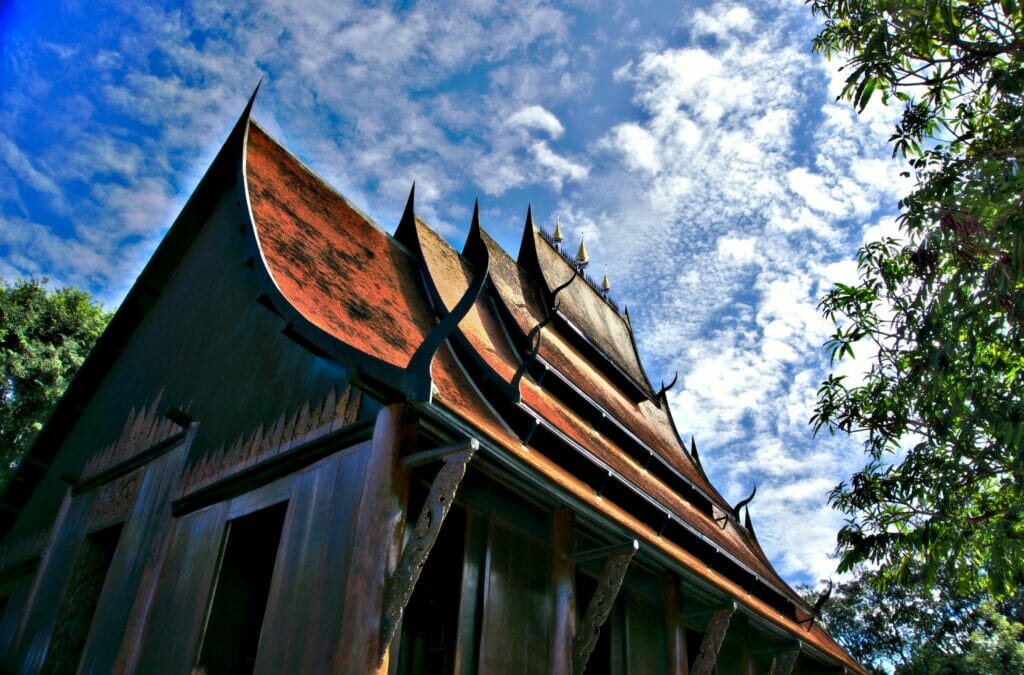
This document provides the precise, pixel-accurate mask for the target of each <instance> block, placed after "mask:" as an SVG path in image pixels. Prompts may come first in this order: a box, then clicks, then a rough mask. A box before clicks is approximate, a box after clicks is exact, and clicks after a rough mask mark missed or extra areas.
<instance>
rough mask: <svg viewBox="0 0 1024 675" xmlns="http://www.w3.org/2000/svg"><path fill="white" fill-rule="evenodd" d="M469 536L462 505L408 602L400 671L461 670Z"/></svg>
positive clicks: (405, 674)
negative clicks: (458, 647) (461, 607)
mask: <svg viewBox="0 0 1024 675" xmlns="http://www.w3.org/2000/svg"><path fill="white" fill-rule="evenodd" d="M416 496H417V495H415V494H414V499H413V500H411V504H418V503H422V501H423V497H424V496H423V495H420V496H419V499H416V498H415V497H416ZM410 512H411V513H413V514H415V513H417V512H418V509H417V510H412V509H410ZM465 540H466V515H465V512H464V511H463V510H462V509H461V508H459V507H457V506H456V507H453V508H452V510H451V511H449V512H448V516H447V517H446V518H445V520H444V524H443V525H442V526H441V531H440V532H439V533H438V535H437V541H436V542H435V543H434V547H433V549H431V551H430V555H429V556H427V562H426V563H425V564H424V565H423V571H422V573H421V574H420V579H419V582H417V584H416V588H415V590H414V591H413V594H412V597H411V598H410V599H409V604H408V606H407V607H406V608H405V613H404V615H403V617H402V633H401V637H400V646H399V648H398V667H397V669H396V673H397V675H450V674H451V673H453V672H455V647H456V643H457V637H458V626H459V600H460V599H461V597H462V563H463V560H462V559H463V555H464V551H465Z"/></svg>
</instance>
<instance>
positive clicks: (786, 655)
mask: <svg viewBox="0 0 1024 675" xmlns="http://www.w3.org/2000/svg"><path fill="white" fill-rule="evenodd" d="M798 656H800V647H794V648H792V649H787V650H786V651H784V652H782V653H780V654H776V655H775V658H773V659H772V671H771V675H790V673H792V672H793V666H795V665H796V659H797V657H798Z"/></svg>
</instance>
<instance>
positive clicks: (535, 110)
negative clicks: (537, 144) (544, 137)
mask: <svg viewBox="0 0 1024 675" xmlns="http://www.w3.org/2000/svg"><path fill="white" fill-rule="evenodd" d="M506 124H508V125H509V126H510V127H521V128H525V129H537V130H540V131H543V132H545V133H547V134H548V135H549V136H550V137H551V138H558V137H560V136H561V135H562V134H563V133H565V127H563V126H562V123H561V122H559V121H558V118H557V117H555V116H554V115H553V114H552V113H551V112H549V111H547V110H545V109H544V108H542V107H541V106H539V105H531V106H527V107H525V108H520V109H519V110H517V111H515V112H514V113H512V114H511V115H509V117H508V120H506Z"/></svg>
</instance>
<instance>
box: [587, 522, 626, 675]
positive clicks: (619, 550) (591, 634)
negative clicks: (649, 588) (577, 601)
mask: <svg viewBox="0 0 1024 675" xmlns="http://www.w3.org/2000/svg"><path fill="white" fill-rule="evenodd" d="M638 548H639V543H638V542H637V541H636V540H635V539H634V540H633V541H631V542H629V543H628V544H627V545H625V546H622V545H620V546H614V547H608V548H607V549H598V550H596V551H593V552H592V554H587V553H584V554H580V555H576V556H573V560H575V561H577V562H578V561H580V560H586V559H592V558H594V557H595V556H596V555H597V554H602V556H603V554H605V553H609V552H610V555H609V556H608V561H607V562H606V563H605V564H604V569H602V570H601V578H600V579H598V580H597V589H596V590H595V591H594V595H593V596H592V597H591V598H590V603H589V604H588V605H587V611H586V613H584V615H583V619H582V621H580V627H579V629H578V631H577V632H576V636H575V637H574V638H573V641H572V667H573V673H575V674H576V675H580V673H582V672H583V671H584V670H586V668H587V661H588V660H589V659H590V654H591V652H593V651H594V646H595V645H597V638H598V636H599V635H600V634H601V626H603V625H604V622H605V621H607V620H608V615H609V614H610V613H611V611H612V607H614V606H615V598H616V597H617V596H618V594H619V589H620V588H622V580H623V579H624V578H625V576H626V570H627V569H628V568H629V563H630V561H631V560H633V556H634V555H635V554H636V552H637V549H638Z"/></svg>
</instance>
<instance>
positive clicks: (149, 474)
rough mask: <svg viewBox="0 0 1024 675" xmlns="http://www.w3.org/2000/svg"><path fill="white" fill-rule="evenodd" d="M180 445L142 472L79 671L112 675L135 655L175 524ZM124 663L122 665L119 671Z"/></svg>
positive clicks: (182, 450) (182, 449)
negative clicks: (145, 609)
mask: <svg viewBox="0 0 1024 675" xmlns="http://www.w3.org/2000/svg"><path fill="white" fill-rule="evenodd" d="M185 453H186V448H185V446H184V445H181V446H179V447H177V448H175V449H174V450H172V451H171V452H168V453H167V454H165V455H163V456H162V457H160V458H159V459H158V460H157V461H155V462H153V463H152V464H150V465H149V466H147V467H146V468H145V475H144V477H143V479H142V485H141V487H140V488H139V493H138V496H137V497H136V500H135V505H134V507H133V509H132V511H131V515H130V516H129V518H128V520H127V522H126V523H125V525H124V529H123V530H122V532H121V538H120V541H119V542H118V546H117V550H116V552H115V553H114V558H113V560H111V564H110V569H109V571H108V572H107V581H106V583H105V584H104V586H103V593H102V594H101V595H100V599H99V603H98V604H97V606H96V615H95V618H94V619H93V622H92V626H91V628H90V631H89V638H88V640H87V641H86V644H85V649H84V651H83V654H82V661H81V666H80V669H81V672H83V673H110V672H114V671H115V670H116V668H115V664H116V663H117V661H118V655H119V653H120V652H121V651H122V645H123V647H124V649H123V651H125V656H126V657H127V655H128V654H131V653H132V652H134V651H135V650H134V649H133V645H134V644H135V643H136V642H137V641H138V639H139V637H140V628H141V625H142V623H143V621H144V616H140V613H141V612H142V608H143V607H145V606H146V605H147V604H148V599H149V598H150V596H151V594H152V591H153V586H154V585H155V581H156V578H155V575H156V570H157V569H158V568H159V564H160V562H161V559H162V557H163V553H164V551H165V550H166V546H167V540H168V536H169V534H170V531H171V525H172V523H173V519H172V517H171V499H172V497H173V494H174V489H175V487H176V486H177V482H178V476H179V475H180V474H181V469H182V466H183V464H184V461H185ZM123 666H124V664H122V669H123Z"/></svg>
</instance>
